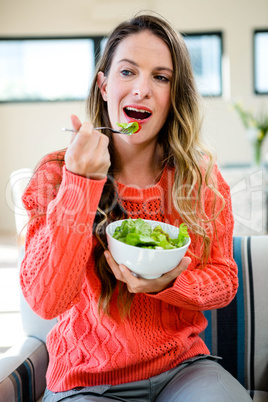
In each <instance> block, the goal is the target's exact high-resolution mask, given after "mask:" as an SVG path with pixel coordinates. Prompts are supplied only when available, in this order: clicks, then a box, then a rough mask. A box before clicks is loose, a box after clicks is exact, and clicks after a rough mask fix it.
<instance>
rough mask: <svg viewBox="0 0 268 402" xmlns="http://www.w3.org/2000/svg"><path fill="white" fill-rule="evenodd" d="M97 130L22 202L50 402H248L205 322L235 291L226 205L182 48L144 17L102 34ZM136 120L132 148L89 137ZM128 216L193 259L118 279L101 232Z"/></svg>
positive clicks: (92, 107) (76, 142) (40, 176)
mask: <svg viewBox="0 0 268 402" xmlns="http://www.w3.org/2000/svg"><path fill="white" fill-rule="evenodd" d="M88 110H89V116H90V120H91V122H86V123H83V124H82V123H81V122H80V120H79V119H78V117H77V116H72V117H71V120H72V125H73V129H74V130H77V133H75V134H74V135H73V137H72V139H71V143H70V146H69V147H68V149H67V150H66V152H65V151H64V152H61V153H57V154H56V153H55V154H52V155H49V156H48V157H46V158H45V159H44V160H43V161H42V162H41V163H40V164H39V166H38V168H37V169H36V172H35V175H34V177H33V178H32V180H31V182H30V184H29V186H28V188H27V189H26V191H25V193H24V196H23V201H24V204H25V207H26V208H27V210H28V212H29V216H30V218H31V219H30V222H29V225H28V232H27V238H26V253H25V258H24V261H23V263H22V267H21V287H22V290H23V293H24V296H25V298H26V299H27V301H28V303H29V304H30V306H31V308H32V309H33V310H34V311H35V312H36V313H37V314H39V315H40V316H41V317H44V318H47V319H50V318H53V317H58V324H57V325H56V326H55V327H54V328H53V329H52V331H51V332H50V334H49V336H48V339H47V347H48V351H49V367H48V371H47V390H46V393H45V396H44V401H61V400H72V401H73V400H77V401H109V400H120V401H158V402H163V401H165V402H166V401H169V402H170V401H186V400H187V401H195V402H196V401H206V402H208V401H217V402H218V401H221V400H222V401H225V402H226V401H234V400H235V401H243V402H244V401H247V400H251V399H250V397H249V396H248V394H247V392H246V391H245V390H244V389H243V388H242V386H241V385H240V384H239V383H238V382H237V381H236V380H235V379H234V378H233V377H232V376H231V375H230V374H229V373H227V372H226V371H225V370H223V368H221V366H220V365H219V364H218V363H217V361H216V360H217V358H214V357H211V356H209V350H208V348H207V347H206V345H205V344H204V342H203V341H202V340H201V338H200V337H199V334H200V332H202V331H203V330H204V329H205V327H206V320H205V318H204V316H203V314H202V312H201V310H205V309H215V308H220V307H224V306H226V305H227V304H228V303H229V302H230V301H231V300H232V299H233V297H234V296H235V294H236V290H237V285H238V284H237V267H236V264H235V262H234V260H233V257H232V230H233V218H232V212H231V202H230V193H229V188H228V186H227V184H226V183H225V182H224V180H223V178H222V176H221V175H220V173H219V171H218V169H217V167H216V166H215V164H214V161H213V157H212V155H211V153H210V152H209V151H208V150H207V149H206V147H205V146H204V144H203V142H202V141H201V138H200V126H201V124H200V115H199V97H198V94H197V91H196V89H195V84H194V79H193V75H192V71H191V66H190V60H189V56H188V53H187V50H186V48H185V45H184V42H183V40H182V38H181V37H180V36H179V35H178V34H177V33H176V32H175V31H174V30H173V29H172V28H171V27H170V26H169V24H168V23H167V22H165V21H164V20H162V19H160V18H157V17H154V16H150V15H141V16H138V17H136V18H134V19H133V20H131V21H126V22H124V23H122V24H120V25H119V26H118V27H117V28H116V29H115V30H114V31H113V33H112V34H111V35H110V37H109V40H108V43H107V45H106V49H105V51H104V54H103V56H102V58H101V60H100V63H99V66H98V69H97V73H96V76H95V79H94V81H93V84H92V90H91V93H90V95H89V98H88ZM133 120H136V121H138V122H139V123H140V126H141V130H140V131H139V132H138V133H136V134H133V135H131V136H127V135H123V134H120V135H118V134H111V133H110V132H109V131H107V133H100V132H99V131H97V130H94V128H93V127H97V126H110V127H113V128H117V125H116V123H117V122H120V123H125V122H129V121H133ZM124 217H132V218H137V217H140V218H143V219H152V220H158V221H165V222H168V223H171V224H173V225H176V226H178V225H179V224H180V223H182V222H185V223H186V224H187V225H188V228H189V232H190V236H191V240H192V243H191V247H190V250H189V253H188V255H187V256H186V257H184V258H183V259H182V261H181V263H180V264H179V265H178V266H177V267H176V268H174V269H173V270H172V271H171V272H169V273H167V274H165V275H163V276H161V277H160V278H158V279H153V280H146V279H142V278H137V277H135V276H133V275H132V274H131V272H130V271H129V270H128V268H127V267H126V266H118V265H117V264H116V262H115V261H114V260H113V258H112V256H111V254H110V253H109V251H108V250H107V242H106V237H105V227H106V226H107V224H108V223H109V222H111V221H113V220H116V219H121V218H124Z"/></svg>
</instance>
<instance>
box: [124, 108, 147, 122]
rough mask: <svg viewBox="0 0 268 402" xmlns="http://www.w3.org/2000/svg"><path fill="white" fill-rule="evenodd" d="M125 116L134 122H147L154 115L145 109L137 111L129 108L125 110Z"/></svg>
mask: <svg viewBox="0 0 268 402" xmlns="http://www.w3.org/2000/svg"><path fill="white" fill-rule="evenodd" d="M124 112H125V114H126V115H127V116H128V117H130V118H131V119H133V120H146V119H148V118H149V117H150V116H151V115H152V113H151V112H149V111H148V110H145V109H136V108H135V107H131V106H127V107H125V108H124Z"/></svg>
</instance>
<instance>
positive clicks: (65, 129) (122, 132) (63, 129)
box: [62, 127, 127, 134]
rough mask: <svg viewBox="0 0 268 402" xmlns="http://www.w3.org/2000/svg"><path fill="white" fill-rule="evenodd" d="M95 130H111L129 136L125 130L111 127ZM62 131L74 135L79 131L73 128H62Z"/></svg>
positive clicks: (96, 128) (95, 128)
mask: <svg viewBox="0 0 268 402" xmlns="http://www.w3.org/2000/svg"><path fill="white" fill-rule="evenodd" d="M94 130H110V131H112V132H113V133H115V134H127V133H126V132H124V130H122V131H119V130H115V129H113V128H111V127H94ZM62 131H71V132H72V133H78V131H79V130H73V129H71V128H62Z"/></svg>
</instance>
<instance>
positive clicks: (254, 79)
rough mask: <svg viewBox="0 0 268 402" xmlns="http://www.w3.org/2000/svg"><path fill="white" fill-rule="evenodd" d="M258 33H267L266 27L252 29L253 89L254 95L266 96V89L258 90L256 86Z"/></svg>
mask: <svg viewBox="0 0 268 402" xmlns="http://www.w3.org/2000/svg"><path fill="white" fill-rule="evenodd" d="M258 33H267V34H268V28H263V29H261V28H258V29H254V31H253V58H252V62H253V91H254V94H255V95H258V96H267V95H268V89H267V91H261V92H260V91H258V89H257V88H256V85H257V76H256V74H257V66H256V62H257V53H256V52H257V49H256V34H258Z"/></svg>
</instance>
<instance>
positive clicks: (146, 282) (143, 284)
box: [104, 250, 191, 293]
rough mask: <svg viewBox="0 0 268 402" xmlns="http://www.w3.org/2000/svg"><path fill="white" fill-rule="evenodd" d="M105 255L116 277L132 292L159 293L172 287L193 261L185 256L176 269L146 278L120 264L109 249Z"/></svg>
mask: <svg viewBox="0 0 268 402" xmlns="http://www.w3.org/2000/svg"><path fill="white" fill-rule="evenodd" d="M104 255H105V257H106V260H107V263H108V264H109V266H110V268H111V270H112V271H113V273H114V276H115V277H116V279H117V280H119V281H122V282H125V283H126V285H127V288H128V291H129V292H130V293H158V292H161V291H162V290H164V289H166V288H168V287H171V286H172V284H173V282H174V280H175V279H176V278H177V277H178V276H179V275H180V274H181V273H182V272H183V271H185V270H186V269H187V268H188V265H189V264H190V262H191V258H190V257H183V259H182V260H181V262H180V263H179V264H178V265H177V266H176V267H175V268H174V269H172V270H171V271H169V272H167V273H166V274H163V275H162V276H160V278H156V279H144V278H137V277H136V276H135V275H133V273H132V272H131V271H130V270H129V269H128V268H127V267H126V266H125V265H118V264H117V263H116V262H115V260H114V259H113V257H112V255H111V253H110V252H109V251H108V250H107V251H105V253H104Z"/></svg>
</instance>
